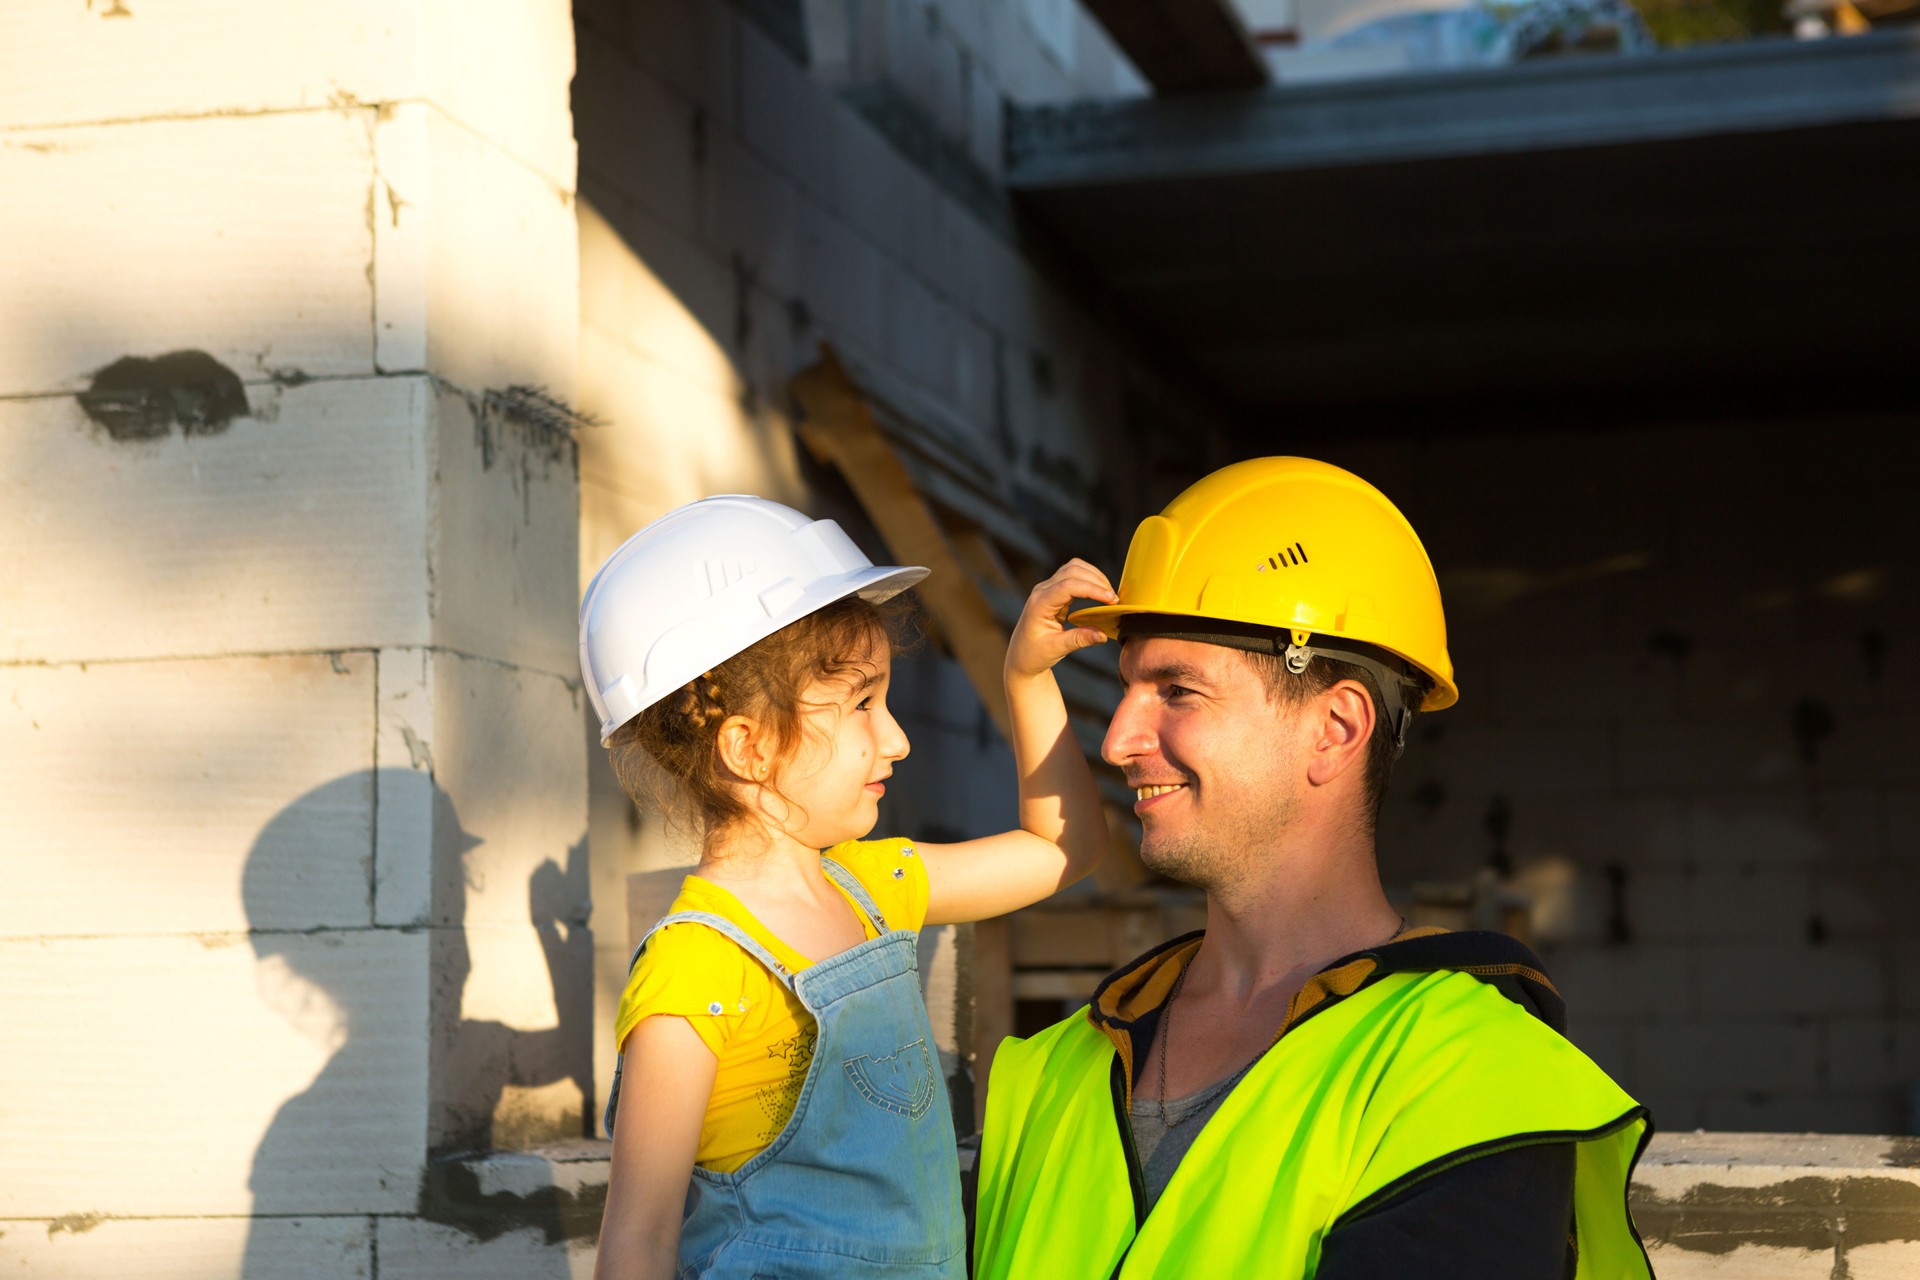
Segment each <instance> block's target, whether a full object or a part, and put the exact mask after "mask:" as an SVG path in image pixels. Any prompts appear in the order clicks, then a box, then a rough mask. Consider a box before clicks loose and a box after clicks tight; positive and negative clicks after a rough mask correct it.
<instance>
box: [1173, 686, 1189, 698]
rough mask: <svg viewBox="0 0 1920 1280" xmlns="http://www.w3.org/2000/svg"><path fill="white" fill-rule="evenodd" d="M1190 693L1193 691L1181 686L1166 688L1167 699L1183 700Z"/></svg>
mask: <svg viewBox="0 0 1920 1280" xmlns="http://www.w3.org/2000/svg"><path fill="white" fill-rule="evenodd" d="M1192 692H1193V690H1191V689H1189V688H1187V687H1186V686H1185V685H1182V684H1170V685H1168V686H1167V696H1168V697H1169V698H1183V697H1185V696H1187V695H1188V694H1190V693H1192Z"/></svg>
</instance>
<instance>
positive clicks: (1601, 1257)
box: [975, 458, 1652, 1280]
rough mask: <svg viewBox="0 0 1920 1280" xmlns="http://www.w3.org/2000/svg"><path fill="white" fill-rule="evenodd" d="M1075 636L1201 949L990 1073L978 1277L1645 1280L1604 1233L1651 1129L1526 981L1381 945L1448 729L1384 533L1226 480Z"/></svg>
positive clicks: (1190, 499) (1546, 998)
mask: <svg viewBox="0 0 1920 1280" xmlns="http://www.w3.org/2000/svg"><path fill="white" fill-rule="evenodd" d="M1072 620H1073V621H1074V622H1076V623H1079V624H1082V625H1087V626H1093V627H1097V628H1099V629H1100V630H1102V631H1104V632H1106V633H1107V634H1108V635H1114V636H1117V637H1118V638H1119V639H1120V641H1121V649H1120V674H1121V680H1122V683H1123V685H1124V690H1125V692H1124V695H1123V697H1122V699H1121V703H1120V707H1119V709H1118V710H1117V711H1116V712H1115V713H1114V717H1113V724H1112V726H1111V727H1110V728H1109V730H1108V732H1107V738H1106V744H1105V755H1106V758H1107V759H1108V760H1109V761H1111V762H1112V763H1113V764H1115V765H1117V766H1119V767H1120V768H1122V769H1124V770H1125V771H1126V774H1127V778H1128V781H1129V782H1130V783H1132V785H1133V786H1134V788H1135V792H1136V794H1137V795H1138V797H1139V801H1138V803H1137V804H1136V806H1135V809H1136V812H1138V813H1139V815H1140V822H1141V828H1142V839H1141V850H1140V853H1141V858H1142V860H1144V861H1145V862H1146V864H1147V865H1148V866H1149V867H1151V868H1153V869H1154V870H1156V871H1159V872H1161V873H1162V874H1164V875H1167V876H1170V877H1172V878H1174V879H1177V880H1182V881H1185V882H1186V883H1189V884H1193V885H1196V886H1198V887H1200V888H1203V889H1205V890H1206V893H1207V927H1206V930H1205V931H1204V932H1203V933H1199V934H1192V935H1189V936H1187V937H1184V938H1177V939H1175V940H1173V941H1171V942H1168V943H1165V944H1163V945H1161V946H1160V947H1158V948H1155V949H1154V950H1153V951H1150V952H1148V953H1147V954H1146V955H1144V956H1142V957H1140V958H1139V959H1138V960H1135V961H1134V962H1133V963H1131V964H1129V965H1127V966H1126V967H1124V968H1122V969H1120V970H1119V971H1118V972H1116V973H1114V974H1112V975H1110V976H1109V977H1108V978H1107V979H1106V980H1105V981H1104V982H1103V983H1102V984H1101V986H1100V988H1099V989H1098V991H1097V993H1096V994H1095V996H1094V1000H1093V1003H1092V1005H1091V1006H1090V1007H1089V1008H1088V1010H1087V1011H1086V1012H1085V1013H1084V1014H1082V1015H1077V1016H1075V1017H1073V1018H1069V1019H1067V1020H1066V1021H1065V1022H1062V1023H1060V1024H1058V1025H1057V1026H1054V1027H1052V1028H1050V1029H1048V1030H1047V1031H1045V1032H1042V1033H1041V1034H1039V1035H1037V1036H1035V1037H1033V1038H1032V1039H1030V1040H1026V1041H1019V1040H1009V1041H1007V1042H1005V1043H1004V1044H1003V1045H1002V1046H1001V1048H1000V1050H999V1053H998V1055H997V1057H996V1058H995V1061H994V1067H993V1078H992V1081H991V1084H990V1087H989V1090H988V1094H987V1120H986V1133H985V1137H984V1140H983V1143H982V1149H981V1157H980V1183H979V1202H978V1210H977V1218H976V1223H977V1226H976V1239H975V1259H976V1268H977V1271H976V1274H977V1275H978V1276H980V1277H983V1278H994V1280H998V1278H1000V1277H1013V1278H1016V1280H1018V1278H1025V1277H1036V1278H1038V1280H1080V1278H1081V1277H1086V1278H1087V1280H1096V1278H1104V1277H1108V1276H1115V1277H1120V1278H1122V1280H1133V1278H1136V1277H1148V1276H1223V1277H1249V1276H1283V1277H1296V1276H1317V1277H1319V1278H1320V1280H1353V1278H1355V1277H1399V1276H1418V1277H1422V1278H1423V1280H1428V1278H1432V1277H1462V1278H1464V1277H1474V1278H1475V1280H1536V1278H1537V1280H1560V1278H1562V1277H1575V1276H1577V1277H1583V1278H1584V1277H1596V1278H1599V1277H1605V1278H1607V1280H1612V1278H1613V1277H1647V1276H1651V1274H1652V1272H1651V1269H1650V1268H1649V1266H1648V1264H1647V1260H1646V1255H1645V1252H1644V1251H1643V1250H1642V1248H1641V1246H1640V1242H1639V1237H1638V1236H1637V1234H1636V1233H1635V1232H1634V1229H1633V1224H1632V1221H1631V1219H1630V1218H1629V1216H1628V1213H1627V1205H1626V1192H1627V1180H1628V1177H1629V1175H1630V1174H1631V1171H1632V1168H1633V1164H1634V1162H1635V1160H1636V1159H1637V1158H1638V1156H1639V1153H1640V1150H1641V1148H1642V1147H1643V1146H1644V1145H1645V1142H1646V1139H1647V1137H1648V1136H1649V1134H1650V1133H1651V1129H1652V1125H1651V1119H1650V1117H1649V1116H1648V1114H1647V1112H1646V1110H1645V1109H1644V1108H1642V1107H1640V1106H1639V1105H1638V1104H1636V1103H1635V1102H1634V1101H1633V1099H1631V1098H1629V1097H1628V1096H1627V1095H1626V1094H1625V1093H1623V1092H1622V1091H1621V1090H1620V1088H1619V1087H1618V1086H1617V1085H1615V1084H1614V1083H1613V1081H1611V1080H1609V1079H1608V1078H1607V1077H1606V1075H1605V1074H1604V1073H1602V1072H1601V1071H1600V1069H1599V1068H1598V1067H1596V1066H1594V1065H1593V1063H1592V1062H1590V1061H1589V1060H1588V1059H1587V1058H1586V1057H1585V1056H1583V1055H1582V1054H1581V1053H1580V1052H1579V1050H1577V1049H1575V1048H1574V1047H1573V1046H1572V1045H1571V1044H1569V1043H1568V1042H1567V1041H1566V1040H1565V1039H1564V1038H1563V1037H1562V1036H1561V1034H1560V1032H1561V1030H1562V1029H1563V1027H1564V1006H1563V1005H1562V1004H1561V1001H1560V998H1559V995H1558V993H1556V992H1555V991H1554V989H1553V986H1552V984H1551V982H1549V981H1548V979H1547V977H1546V976H1545V974H1544V973H1543V972H1542V971H1541V969H1540V962H1539V961H1538V960H1537V959H1535V958H1534V956H1533V954H1532V953H1531V952H1529V951H1528V950H1527V949H1526V948H1525V947H1523V946H1521V945H1520V944H1519V943H1517V942H1515V941H1513V940H1512V939H1510V938H1506V937H1504V936H1502V935H1499V934H1492V933H1447V932H1444V931H1442V930H1437V929H1411V930H1410V929H1408V928H1407V927H1406V921H1405V920H1403V919H1401V918H1400V916H1399V913H1398V912H1397V911H1395V910H1394V908H1393V907H1392V906H1391V905H1389V903H1388V900H1387V897H1386V895H1385V893H1384V892H1382V890H1381V887H1380V878H1379V872H1378V870H1377V868H1376V866H1375V862H1374V844H1373V840H1374V836H1373V831H1374V819H1375V815H1376V814H1377V812H1378V809H1379V804H1380V798H1381V796H1382V794H1383V793H1384V789H1385V786H1386V781H1387V774H1388V771H1389V769H1390V768H1391V766H1392V764H1393V760H1394V758H1395V757H1396V756H1397V755H1398V754H1399V751H1400V748H1401V747H1402V745H1403V744H1404V743H1405V740H1406V732H1407V725H1408V722H1409V720H1410V719H1411V717H1412V715H1413V714H1414V712H1415V710H1416V709H1417V710H1420V711H1437V710H1440V709H1441V708H1444V707H1447V706H1449V705H1451V704H1452V703H1453V702H1454V700H1455V699H1456V698H1457V697H1458V691H1457V690H1456V688H1455V686H1454V682H1453V668H1452V663H1451V661H1450V660H1449V658H1448V656H1447V649H1446V629H1445V622H1444V619H1443V617H1442V614H1441V608H1440V592H1439V586H1438V584H1437V583H1436V581H1435V579H1434V575H1433V569H1432V566H1431V565H1430V563H1429V562H1428V560H1427V555H1426V551H1425V549H1424V548H1423V547H1422V546H1421V544H1420V540H1419V538H1418V537H1417V536H1416V535H1415V533H1414V531H1413V529H1412V528H1411V526H1409V525H1408V524H1407V521H1406V519H1405V518H1404V517H1403V516H1402V515H1401V514H1400V512H1399V511H1398V510H1396V509H1395V508H1394V506H1393V505H1392V504H1391V503H1390V502H1388V501H1387V499H1386V498H1385V496H1384V495H1382V494H1381V493H1380V492H1379V491H1378V490H1376V489H1374V488H1373V487H1372V486H1371V485H1369V484H1367V483H1366V482H1365V481H1363V480H1361V479H1360V478H1359V477H1357V476H1354V475H1351V474H1349V473H1347V472H1345V471H1342V470H1340V469H1339V468H1337V467H1332V466H1328V465H1326V464H1324V463H1319V462H1313V461H1309V460H1307V459H1304V458H1261V459H1256V460H1254V461H1250V462H1242V463H1238V464H1236V465H1234V466H1231V467H1227V468H1225V469H1224V470H1222V471H1218V472H1215V473H1214V474H1213V475H1211V476H1208V477H1207V478H1206V479H1204V480H1202V481H1200V482H1199V483H1198V484H1196V485H1194V486H1193V487H1192V488H1190V489H1188V490H1187V491H1186V492H1185V493H1183V494H1181V495H1180V496H1179V497H1178V498H1176V499H1174V501H1173V503H1172V504H1171V505H1169V506H1168V507H1167V509H1166V510H1165V512H1163V513H1162V514H1161V515H1158V516H1153V517H1150V518H1148V519H1147V520H1146V521H1144V522H1143V523H1142V524H1141V526H1140V528H1139V530H1138V531H1137V532H1136V533H1135V535H1134V538H1133V544H1132V546H1131V548H1130V549H1129V550H1128V552H1127V562H1126V567H1125V570H1124V572H1123V574H1122V576H1121V580H1120V591H1119V603H1118V604H1115V605H1108V606H1102V607H1098V608H1092V609H1087V610H1084V611H1082V612H1080V613H1077V614H1075V615H1074V617H1073V619H1072Z"/></svg>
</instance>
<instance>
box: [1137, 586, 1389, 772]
mask: <svg viewBox="0 0 1920 1280" xmlns="http://www.w3.org/2000/svg"><path fill="white" fill-rule="evenodd" d="M1303 634H1304V633H1301V632H1288V631H1276V630H1275V629H1273V628H1272V627H1261V626H1255V625H1253V624H1250V623H1238V622H1228V621H1225V620H1215V619H1212V618H1182V617H1176V616H1173V615H1169V614H1158V615H1156V614H1150V613H1136V614H1131V615H1129V616H1127V617H1124V618H1122V619H1120V638H1121V639H1122V640H1131V639H1133V638H1135V637H1141V638H1144V637H1146V636H1160V637H1162V638H1164V639H1167V640H1192V641H1195V642H1197V643H1199V644H1217V645H1222V646H1224V647H1226V648H1228V649H1240V650H1243V651H1244V652H1247V653H1265V654H1270V655H1272V656H1273V657H1276V658H1279V659H1281V660H1282V661H1284V662H1285V663H1286V666H1287V670H1288V671H1290V672H1292V673H1293V674H1294V675H1296V676H1298V675H1305V674H1306V670H1307V667H1308V665H1309V664H1310V663H1311V662H1312V661H1313V660H1314V659H1315V658H1326V659H1328V660H1329V661H1332V662H1348V663H1352V664H1353V665H1354V666H1356V667H1359V668H1360V669H1361V670H1362V671H1365V672H1366V673H1367V674H1368V675H1370V676H1372V677H1373V680H1374V685H1375V687H1376V688H1377V690H1378V691H1379V694H1380V702H1381V704H1382V708H1383V709H1384V710H1385V711H1386V713H1387V727H1388V729H1389V731H1390V732H1391V733H1392V734H1393V758H1394V759H1396V760H1398V759H1399V758H1400V753H1401V752H1403V751H1405V750H1406V749H1407V728H1408V726H1410V725H1411V724H1412V723H1413V712H1414V708H1415V706H1416V705H1417V704H1418V703H1419V701H1420V699H1421V698H1422V697H1423V696H1424V695H1425V693H1426V681H1425V680H1424V679H1422V678H1421V677H1420V676H1419V675H1417V674H1416V673H1415V672H1414V670H1413V668H1412V667H1411V666H1409V665H1407V664H1406V663H1405V662H1402V661H1401V660H1400V659H1399V658H1397V657H1395V656H1394V655H1393V654H1390V653H1388V652H1387V651H1386V650H1384V649H1380V648H1377V647H1375V646H1373V645H1369V644H1362V643H1360V642H1359V641H1353V642H1350V643H1342V642H1340V641H1333V642H1328V641H1327V640H1325V639H1316V640H1315V641H1314V642H1313V643H1311V644H1301V643H1300V642H1299V640H1298V639H1296V637H1297V636H1300V635H1303ZM1409 695H1412V696H1411V697H1409Z"/></svg>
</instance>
